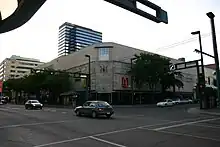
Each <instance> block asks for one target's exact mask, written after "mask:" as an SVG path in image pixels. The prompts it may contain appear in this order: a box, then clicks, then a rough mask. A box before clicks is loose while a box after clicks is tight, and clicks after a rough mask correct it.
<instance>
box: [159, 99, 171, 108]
mask: <svg viewBox="0 0 220 147" xmlns="http://www.w3.org/2000/svg"><path fill="white" fill-rule="evenodd" d="M174 104H175V102H173V100H172V99H165V100H163V101H162V102H159V103H157V106H158V107H167V106H173V105H174Z"/></svg>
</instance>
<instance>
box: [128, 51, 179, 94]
mask: <svg viewBox="0 0 220 147" xmlns="http://www.w3.org/2000/svg"><path fill="white" fill-rule="evenodd" d="M135 58H136V60H135V61H134V63H133V65H132V70H131V71H130V73H131V75H133V77H134V81H135V83H136V85H137V86H138V88H141V87H142V86H143V85H144V84H148V85H149V86H150V88H151V89H153V88H155V86H156V84H158V83H160V84H161V85H162V90H166V89H168V88H170V87H172V86H174V85H176V86H178V87H183V83H182V81H181V78H182V74H181V72H171V71H170V69H169V65H170V60H169V59H167V58H163V57H161V56H159V55H155V54H144V53H141V54H140V55H135ZM177 77H178V78H177Z"/></svg>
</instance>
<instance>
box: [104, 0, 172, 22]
mask: <svg viewBox="0 0 220 147" xmlns="http://www.w3.org/2000/svg"><path fill="white" fill-rule="evenodd" d="M105 1H107V2H109V3H112V4H114V5H117V6H119V7H121V8H124V9H126V10H128V11H131V12H133V13H136V14H138V15H140V16H143V17H145V18H147V19H149V20H152V21H154V22H156V23H160V22H163V23H166V24H168V16H167V12H166V11H164V10H163V9H161V7H159V6H157V5H155V4H154V3H152V2H150V1H148V0H105ZM137 2H139V3H141V4H143V5H145V6H147V7H149V8H151V9H153V10H155V11H156V16H154V15H151V14H149V13H147V12H145V11H143V10H141V9H139V8H138V7H137Z"/></svg>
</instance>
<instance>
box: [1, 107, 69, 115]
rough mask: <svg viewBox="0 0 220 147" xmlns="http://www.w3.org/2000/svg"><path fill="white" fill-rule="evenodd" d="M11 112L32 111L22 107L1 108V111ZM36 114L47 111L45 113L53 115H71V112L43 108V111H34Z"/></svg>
mask: <svg viewBox="0 0 220 147" xmlns="http://www.w3.org/2000/svg"><path fill="white" fill-rule="evenodd" d="M1 110H2V111H10V110H12V111H13V110H14V111H16V110H17V111H22V110H24V111H27V112H28V111H30V110H26V109H24V108H22V107H9V106H6V107H0V111H1ZM34 111H35V112H39V111H45V112H52V113H61V114H67V113H69V112H67V111H60V110H57V109H54V108H43V109H42V110H39V109H38V110H34Z"/></svg>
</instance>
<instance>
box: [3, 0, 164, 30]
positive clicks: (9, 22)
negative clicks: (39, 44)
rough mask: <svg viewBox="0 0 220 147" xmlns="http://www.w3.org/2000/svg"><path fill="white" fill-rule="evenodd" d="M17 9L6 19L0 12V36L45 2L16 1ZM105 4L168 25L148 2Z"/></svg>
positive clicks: (112, 0)
mask: <svg viewBox="0 0 220 147" xmlns="http://www.w3.org/2000/svg"><path fill="white" fill-rule="evenodd" d="M17 1H18V7H17V9H16V10H15V12H14V13H13V14H12V15H11V16H9V17H7V18H6V19H4V20H2V19H1V12H0V34H1V33H5V32H8V31H11V30H14V29H16V28H18V27H20V26H22V25H24V24H25V23H26V22H27V21H29V20H30V19H31V17H32V16H33V15H34V14H35V13H36V12H37V11H38V9H40V7H41V6H42V5H43V4H44V3H45V2H46V0H17ZM104 1H106V2H109V3H112V4H114V5H116V6H119V7H121V8H124V9H126V10H128V11H131V12H133V13H136V14H138V15H140V16H143V17H145V18H147V19H150V20H152V21H154V22H157V23H160V22H164V23H166V24H167V23H168V18H167V12H166V11H164V10H162V9H161V8H160V7H159V6H157V5H155V4H153V3H151V2H149V1H148V0H104ZM137 2H139V3H141V4H143V5H145V6H147V7H149V8H151V9H154V10H155V11H156V16H153V15H151V14H149V13H147V12H145V11H143V10H140V9H138V8H137Z"/></svg>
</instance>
